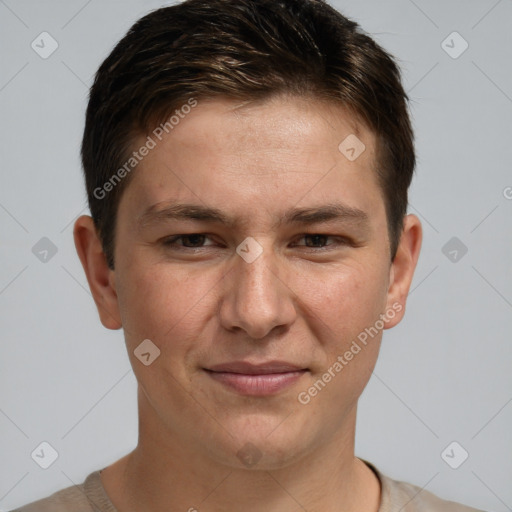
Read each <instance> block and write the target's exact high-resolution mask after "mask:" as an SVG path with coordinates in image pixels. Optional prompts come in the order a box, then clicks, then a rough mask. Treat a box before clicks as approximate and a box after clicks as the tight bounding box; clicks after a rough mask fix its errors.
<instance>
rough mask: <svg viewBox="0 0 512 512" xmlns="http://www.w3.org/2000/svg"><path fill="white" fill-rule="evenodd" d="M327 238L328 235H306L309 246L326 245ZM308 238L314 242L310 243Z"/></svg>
mask: <svg viewBox="0 0 512 512" xmlns="http://www.w3.org/2000/svg"><path fill="white" fill-rule="evenodd" d="M326 238H327V237H326V236H325V235H307V236H306V245H307V246H308V247H317V246H318V244H320V245H324V244H325V241H326ZM307 240H312V241H313V244H308V243H307Z"/></svg>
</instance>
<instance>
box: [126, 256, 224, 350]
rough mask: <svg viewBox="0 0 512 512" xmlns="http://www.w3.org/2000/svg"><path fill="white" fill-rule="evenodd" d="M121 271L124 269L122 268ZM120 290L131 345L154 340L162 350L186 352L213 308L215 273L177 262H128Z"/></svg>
mask: <svg viewBox="0 0 512 512" xmlns="http://www.w3.org/2000/svg"><path fill="white" fill-rule="evenodd" d="M120 270H121V269H120ZM120 281H121V282H122V283H123V286H122V287H121V289H119V290H118V298H119V303H120V306H121V315H122V320H123V328H124V329H125V337H126V340H127V343H128V345H129V346H130V347H131V346H132V345H136V344H138V343H140V341H141V340H143V339H146V338H149V339H151V340H152V341H153V342H154V343H155V344H156V345H157V346H158V347H159V348H160V350H167V349H169V350H172V351H173V353H178V352H180V351H186V350H187V347H188V345H189V342H188V340H190V339H195V338H197V337H198V335H199V334H200V333H201V330H202V329H203V328H204V322H205V319H206V318H207V317H208V315H209V314H210V313H209V311H212V310H213V311H214V310H215V308H214V307H213V305H212V300H215V295H216V291H215V290H216V289H215V283H216V279H215V276H213V275H211V274H210V273H208V272H204V270H198V271H197V272H194V271H191V270H190V269H186V270H184V269H180V268H179V267H178V266H175V265H168V264H165V263H162V264H153V265H151V266H144V265H143V264H138V265H137V264H135V262H134V263H133V264H130V265H127V266H126V267H125V268H124V269H122V271H121V273H120Z"/></svg>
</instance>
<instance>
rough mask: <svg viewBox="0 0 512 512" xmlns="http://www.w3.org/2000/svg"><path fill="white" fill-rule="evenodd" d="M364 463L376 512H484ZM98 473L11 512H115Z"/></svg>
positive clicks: (95, 472)
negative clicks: (373, 481)
mask: <svg viewBox="0 0 512 512" xmlns="http://www.w3.org/2000/svg"><path fill="white" fill-rule="evenodd" d="M363 462H365V463H366V464H367V465H368V466H369V467H370V469H372V470H373V471H374V473H375V474H376V475H377V477H378V478H379V480H380V483H381V503H380V507H379V510H378V512H483V511H482V510H477V509H475V508H471V507H467V506H465V505H460V504H458V503H455V502H453V501H445V500H442V499H440V498H438V497H437V496H435V495H434V494H432V493H430V492H428V491H425V490H422V489H421V488H420V487H416V486H415V485H412V484H408V483H405V482H398V481H396V480H393V479H391V478H389V477H387V476H385V475H383V474H382V473H381V472H380V471H378V470H377V468H375V466H373V464H371V463H369V462H367V461H363ZM101 471H102V470H99V471H94V472H93V473H91V474H90V475H89V476H88V477H87V478H86V479H85V481H84V483H83V484H81V485H77V486H72V487H67V488H66V489H62V490H61V491H58V492H56V493H54V494H52V495H51V496H49V497H47V498H43V499H42V500H38V501H34V502H32V503H29V504H28V505H25V506H23V507H21V508H17V509H16V510H12V511H11V512H117V510H116V508H115V507H114V505H113V504H112V502H111V501H110V499H109V497H108V496H107V493H106V492H105V489H104V488H103V485H102V484H101V479H100V472H101Z"/></svg>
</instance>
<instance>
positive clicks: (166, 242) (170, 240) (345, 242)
mask: <svg viewBox="0 0 512 512" xmlns="http://www.w3.org/2000/svg"><path fill="white" fill-rule="evenodd" d="M194 236H202V237H206V238H210V237H208V235H206V234H204V233H188V234H186V235H175V236H172V237H170V238H167V239H165V240H164V241H163V242H162V243H163V245H164V246H166V247H171V248H172V249H176V250H185V251H187V250H188V251H191V250H192V251H193V250H198V249H204V248H205V247H211V246H201V247H186V246H183V245H176V244H175V243H176V242H177V241H178V240H180V239H181V240H182V241H183V239H184V238H189V237H190V238H191V237H194ZM306 237H325V238H327V239H329V238H330V239H335V240H336V243H334V244H329V245H326V246H323V247H309V246H307V245H301V246H300V247H304V248H305V249H311V250H313V251H322V250H323V251H325V250H329V247H331V246H332V245H338V246H340V245H341V246H343V245H351V243H350V241H349V240H348V239H346V238H344V237H341V236H334V235H325V234H323V233H304V234H303V235H301V237H300V239H299V240H302V239H304V238H306Z"/></svg>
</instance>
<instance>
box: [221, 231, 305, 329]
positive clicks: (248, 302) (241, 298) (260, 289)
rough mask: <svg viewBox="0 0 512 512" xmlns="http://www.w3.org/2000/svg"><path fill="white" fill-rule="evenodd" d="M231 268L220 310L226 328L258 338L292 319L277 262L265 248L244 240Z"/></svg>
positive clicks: (290, 302)
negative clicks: (229, 281)
mask: <svg viewBox="0 0 512 512" xmlns="http://www.w3.org/2000/svg"><path fill="white" fill-rule="evenodd" d="M244 243H246V245H244ZM256 244H257V245H256ZM258 253H259V254H258ZM233 265H234V268H233V274H232V276H233V277H232V281H231V283H230V286H229V287H228V289H227V290H226V293H225V296H224V297H223V305H222V307H221V316H222V322H223V323H224V326H225V327H226V328H227V329H230V330H232V329H233V328H241V329H243V330H244V331H246V332H247V334H248V335H249V336H251V337H252V338H254V339H259V338H262V337H264V336H266V335H267V334H268V333H269V332H270V331H271V330H272V329H273V328H274V327H276V326H282V325H286V324H289V323H290V322H291V321H292V320H293V317H294V312H295V310H294V307H293V303H292V301H291V298H290V295H289V294H288V293H287V287H286V286H285V285H284V284H283V283H282V282H281V280H280V279H279V277H278V276H279V262H278V261H277V258H276V256H275V254H274V251H273V250H272V248H271V247H270V246H269V245H265V244H264V243H263V242H262V241H261V240H260V242H255V240H254V239H251V240H247V239H246V241H244V242H242V244H240V246H239V247H238V248H237V254H236V256H235V259H234V261H233Z"/></svg>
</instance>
